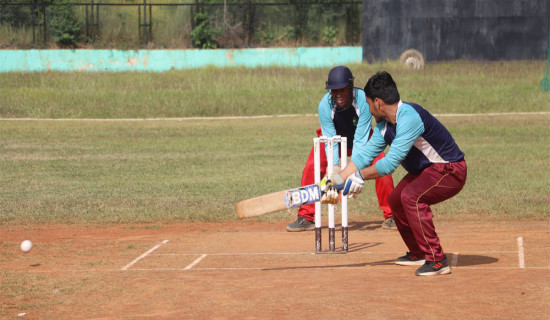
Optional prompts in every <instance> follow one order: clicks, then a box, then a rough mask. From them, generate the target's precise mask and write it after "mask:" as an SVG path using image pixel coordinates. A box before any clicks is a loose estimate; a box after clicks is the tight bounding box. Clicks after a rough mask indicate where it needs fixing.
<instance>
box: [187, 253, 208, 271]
mask: <svg viewBox="0 0 550 320" xmlns="http://www.w3.org/2000/svg"><path fill="white" fill-rule="evenodd" d="M206 256H207V255H206V254H203V255H201V256H200V257H198V258H197V259H195V261H193V262H192V263H191V264H190V265H188V266H187V267H185V268H184V269H183V270H189V269H191V268H193V267H194V266H195V265H196V264H197V263H199V262H201V260H202V259H204V258H205V257H206Z"/></svg>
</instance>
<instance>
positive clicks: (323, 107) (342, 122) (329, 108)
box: [318, 88, 372, 165]
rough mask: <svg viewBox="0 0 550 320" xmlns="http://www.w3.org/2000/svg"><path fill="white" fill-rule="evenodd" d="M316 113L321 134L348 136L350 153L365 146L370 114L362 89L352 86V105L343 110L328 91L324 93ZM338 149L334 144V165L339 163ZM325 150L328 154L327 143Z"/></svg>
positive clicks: (370, 119) (367, 137)
mask: <svg viewBox="0 0 550 320" xmlns="http://www.w3.org/2000/svg"><path fill="white" fill-rule="evenodd" d="M318 113H319V121H320V122H321V130H322V132H323V136H326V137H333V136H335V135H340V136H342V137H346V138H348V150H352V152H353V153H352V155H353V154H355V153H357V152H361V150H362V149H364V148H365V147H366V145H367V140H368V139H369V133H370V129H371V121H372V115H371V114H370V112H369V105H368V104H367V100H366V98H365V92H363V90H362V89H359V88H353V102H352V106H351V107H350V108H348V109H345V110H340V108H337V106H336V104H335V103H334V102H333V101H332V96H331V94H330V93H327V94H325V96H324V97H323V99H321V102H320V103H319V110H318ZM339 150H340V146H339V145H338V144H334V165H339V164H340V151H339ZM325 152H327V154H328V146H327V145H325Z"/></svg>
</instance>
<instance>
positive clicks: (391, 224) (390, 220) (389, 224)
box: [382, 217, 397, 230]
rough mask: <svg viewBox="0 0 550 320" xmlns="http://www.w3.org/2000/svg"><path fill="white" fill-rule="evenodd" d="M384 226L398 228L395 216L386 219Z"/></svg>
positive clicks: (385, 227)
mask: <svg viewBox="0 0 550 320" xmlns="http://www.w3.org/2000/svg"><path fill="white" fill-rule="evenodd" d="M382 228H383V229H394V230H397V226H396V225H395V221H393V217H389V218H387V219H385V220H384V222H382Z"/></svg>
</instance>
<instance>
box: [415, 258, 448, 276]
mask: <svg viewBox="0 0 550 320" xmlns="http://www.w3.org/2000/svg"><path fill="white" fill-rule="evenodd" d="M448 273H451V267H450V266H449V265H448V264H447V256H445V259H443V260H441V261H426V263H424V265H423V266H422V267H420V268H418V270H416V272H415V274H416V275H417V276H435V275H437V274H448Z"/></svg>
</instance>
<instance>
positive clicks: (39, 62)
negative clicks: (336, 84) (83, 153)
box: [0, 47, 363, 72]
mask: <svg viewBox="0 0 550 320" xmlns="http://www.w3.org/2000/svg"><path fill="white" fill-rule="evenodd" d="M362 56H363V50H362V48H361V47H329V48H325V47H323V48H276V49H261V48H259V49H239V50H236V49H232V50H225V49H216V50H198V49H197V50H135V51H121V50H0V72H35V71H91V72H109V71H112V72H121V71H151V72H162V71H167V70H171V69H176V70H180V69H191V68H202V67H206V66H215V67H237V66H238V67H250V68H254V67H269V66H284V67H308V68H316V67H329V66H334V65H338V64H357V63H361V61H362Z"/></svg>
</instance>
